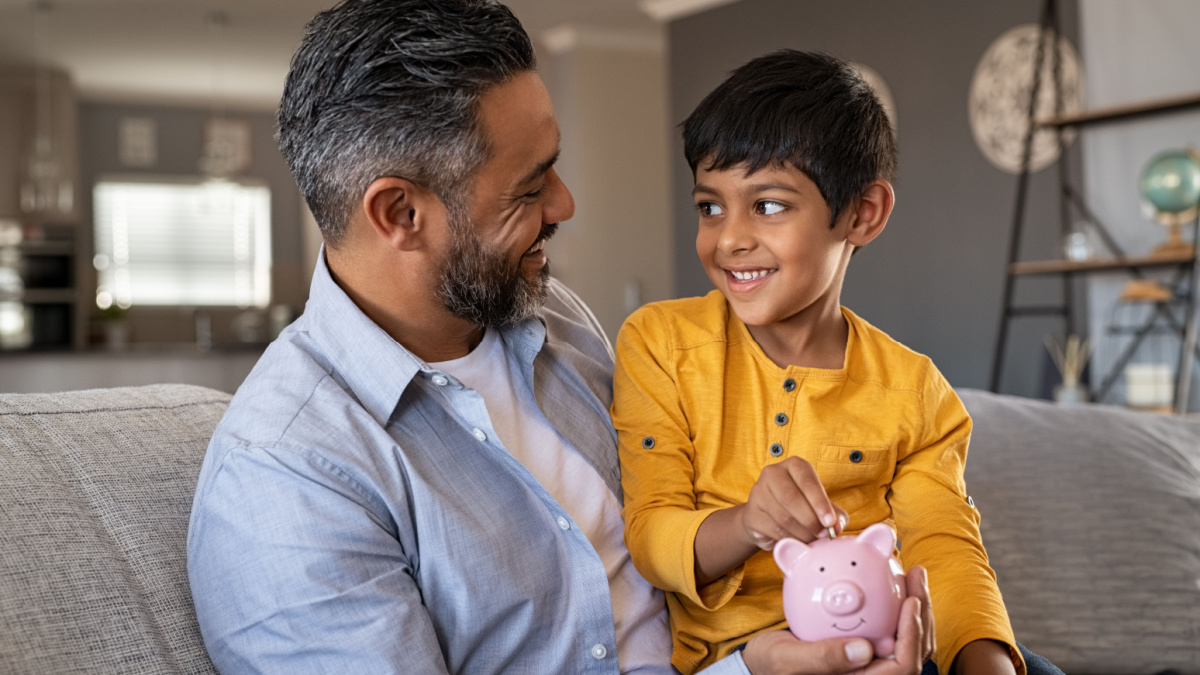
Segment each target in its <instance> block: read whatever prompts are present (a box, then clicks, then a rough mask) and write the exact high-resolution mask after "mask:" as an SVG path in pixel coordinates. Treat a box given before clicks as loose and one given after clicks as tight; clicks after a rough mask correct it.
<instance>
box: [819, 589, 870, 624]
mask: <svg viewBox="0 0 1200 675" xmlns="http://www.w3.org/2000/svg"><path fill="white" fill-rule="evenodd" d="M821 606H822V607H824V608H825V611H827V612H829V613H830V614H835V615H838V616H845V615H846V614H853V613H855V612H857V611H858V610H860V609H862V606H863V592H862V589H861V588H859V587H858V584H856V583H854V582H853V581H838V582H835V583H832V584H830V585H828V586H826V587H825V592H824V593H822V594H821Z"/></svg>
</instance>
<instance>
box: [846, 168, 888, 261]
mask: <svg viewBox="0 0 1200 675" xmlns="http://www.w3.org/2000/svg"><path fill="white" fill-rule="evenodd" d="M895 205H896V193H895V191H894V190H892V184H891V183H889V182H887V181H886V180H883V179H882V178H877V179H875V180H874V181H873V182H872V183H871V184H870V185H868V186H867V189H866V190H863V193H862V196H860V197H859V198H858V202H856V203H855V204H854V212H853V215H852V216H851V218H850V229H849V232H847V234H846V241H847V242H849V243H851V244H853V245H855V246H866V245H867V244H869V243H871V241H872V240H873V239H875V237H878V236H879V233H880V232H883V228H884V226H886V225H887V221H888V218H889V217H890V216H891V215H892V207H893V206H895Z"/></svg>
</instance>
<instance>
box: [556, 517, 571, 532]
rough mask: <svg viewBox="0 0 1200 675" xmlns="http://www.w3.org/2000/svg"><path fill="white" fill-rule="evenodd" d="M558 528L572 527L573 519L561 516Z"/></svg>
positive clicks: (567, 528)
mask: <svg viewBox="0 0 1200 675" xmlns="http://www.w3.org/2000/svg"><path fill="white" fill-rule="evenodd" d="M558 529H560V530H569V529H571V521H569V520H567V519H566V518H563V517H562V516H559V517H558Z"/></svg>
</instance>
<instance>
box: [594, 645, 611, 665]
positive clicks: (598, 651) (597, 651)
mask: <svg viewBox="0 0 1200 675" xmlns="http://www.w3.org/2000/svg"><path fill="white" fill-rule="evenodd" d="M606 656H608V647H605V646H604V645H596V646H595V647H592V658H593V659H596V660H597V661H599V660H600V659H602V658H604V657H606Z"/></svg>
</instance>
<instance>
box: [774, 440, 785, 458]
mask: <svg viewBox="0 0 1200 675" xmlns="http://www.w3.org/2000/svg"><path fill="white" fill-rule="evenodd" d="M782 454H783V446H782V445H780V444H778V443H772V444H771V456H772V457H778V456H780V455H782Z"/></svg>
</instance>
